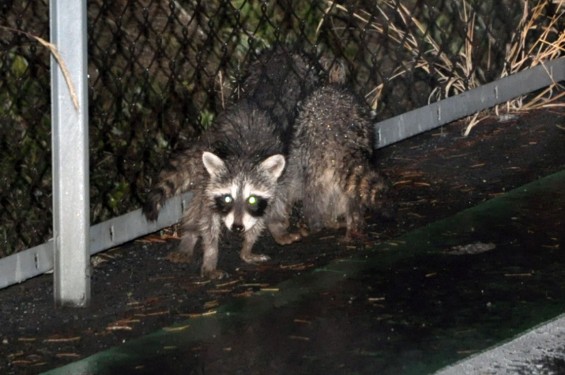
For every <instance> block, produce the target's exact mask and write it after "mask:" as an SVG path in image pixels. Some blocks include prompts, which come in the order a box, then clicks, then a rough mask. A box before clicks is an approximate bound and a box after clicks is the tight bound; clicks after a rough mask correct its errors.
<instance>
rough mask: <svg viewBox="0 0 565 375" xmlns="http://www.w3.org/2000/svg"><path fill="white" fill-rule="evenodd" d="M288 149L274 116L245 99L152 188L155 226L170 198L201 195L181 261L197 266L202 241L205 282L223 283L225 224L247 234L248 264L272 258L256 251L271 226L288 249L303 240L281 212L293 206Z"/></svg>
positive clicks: (149, 210) (148, 209)
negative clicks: (287, 183) (282, 182)
mask: <svg viewBox="0 0 565 375" xmlns="http://www.w3.org/2000/svg"><path fill="white" fill-rule="evenodd" d="M283 149H284V143H283V141H282V139H281V137H280V136H279V135H278V127H277V126H276V125H275V123H274V122H273V121H272V119H271V117H270V116H269V115H268V114H267V113H266V112H265V111H263V110H261V109H260V108H258V106H257V105H256V103H254V102H253V101H250V100H242V101H240V102H238V103H237V104H236V105H234V106H232V107H231V108H228V109H227V110H226V111H225V112H224V113H222V114H220V116H219V117H218V118H217V120H216V121H215V123H214V125H213V127H212V128H211V129H210V130H209V131H207V132H206V133H204V134H203V135H202V136H201V138H200V139H199V140H198V141H197V142H196V143H195V144H193V145H192V146H191V147H189V148H188V149H186V150H184V151H183V152H181V153H179V154H178V155H176V157H174V158H173V159H172V160H171V162H170V165H169V167H168V168H167V169H165V170H164V171H163V172H162V173H161V176H160V183H159V184H157V185H156V186H155V187H154V188H153V189H152V191H151V193H150V197H149V199H148V202H147V204H146V206H145V208H144V212H145V215H146V217H147V218H148V219H150V220H154V219H156V218H157V215H158V211H159V209H160V208H161V206H162V204H163V203H164V201H165V200H166V199H167V198H169V197H171V196H173V195H175V194H178V193H180V192H182V191H187V190H192V191H193V192H194V195H193V197H192V200H191V201H190V203H189V205H188V208H187V210H186V213H185V214H184V216H183V220H182V226H181V227H182V232H183V233H182V234H183V237H182V240H181V243H180V247H179V250H180V253H178V254H177V255H176V256H175V258H176V259H177V260H179V261H181V260H182V261H189V260H190V259H191V258H192V256H193V252H194V248H195V246H196V244H197V242H198V240H199V239H200V238H202V246H203V253H204V256H203V262H202V268H201V274H202V276H205V277H209V278H221V277H223V276H224V273H223V272H222V271H220V270H218V269H217V263H218V242H219V237H220V233H221V231H222V226H225V227H226V228H227V229H228V230H230V231H232V232H234V233H238V234H241V235H242V236H243V246H242V249H241V252H240V257H241V259H242V260H244V261H245V262H248V263H255V262H262V261H266V260H268V259H269V258H268V256H266V255H262V254H254V253H252V247H253V245H254V243H255V242H256V240H257V239H258V237H259V235H260V234H261V232H262V230H263V229H264V228H265V227H266V226H267V227H268V228H269V230H270V231H271V234H272V235H273V237H274V238H275V240H276V241H277V242H279V243H281V244H287V243H290V242H294V241H296V240H298V239H300V236H299V235H298V234H291V233H288V232H287V230H286V228H287V227H288V223H287V222H286V221H285V220H286V218H285V217H284V216H280V215H278V214H276V212H284V210H286V205H287V204H286V201H285V197H284V196H281V195H279V194H278V193H279V192H278V189H277V187H278V180H279V178H280V177H281V175H282V174H283V172H284V170H285V166H286V159H285V156H284V155H283V153H282V152H283ZM271 212H273V213H271ZM267 217H268V218H269V219H268V220H266V218H267Z"/></svg>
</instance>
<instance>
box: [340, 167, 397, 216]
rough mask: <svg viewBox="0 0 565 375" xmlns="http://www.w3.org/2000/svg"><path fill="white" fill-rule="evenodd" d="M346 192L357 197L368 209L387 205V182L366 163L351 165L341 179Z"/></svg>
mask: <svg viewBox="0 0 565 375" xmlns="http://www.w3.org/2000/svg"><path fill="white" fill-rule="evenodd" d="M342 188H343V189H344V191H345V192H347V194H351V195H352V196H355V197H357V199H358V200H359V203H360V204H362V205H363V206H365V207H366V208H368V209H373V210H375V209H379V208H381V207H383V206H385V205H387V204H388V203H387V199H386V193H387V191H388V189H389V184H388V182H387V181H386V180H385V179H384V178H383V177H382V176H381V175H380V174H379V173H378V172H377V171H376V170H375V169H374V168H373V167H372V166H371V165H369V164H368V163H363V164H358V165H353V166H351V167H350V168H349V173H347V174H346V175H345V178H344V179H343V181H342Z"/></svg>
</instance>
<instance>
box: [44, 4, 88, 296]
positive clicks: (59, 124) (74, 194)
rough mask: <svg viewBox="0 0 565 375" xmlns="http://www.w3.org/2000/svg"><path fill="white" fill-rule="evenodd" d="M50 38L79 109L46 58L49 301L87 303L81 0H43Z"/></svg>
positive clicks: (85, 114)
mask: <svg viewBox="0 0 565 375" xmlns="http://www.w3.org/2000/svg"><path fill="white" fill-rule="evenodd" d="M49 3H50V4H49V7H50V9H49V11H50V30H51V31H50V33H51V42H52V43H53V44H55V46H56V47H57V49H58V51H59V53H60V55H61V57H62V59H63V60H64V61H65V64H66V66H67V67H68V74H69V75H70V78H71V81H72V83H73V85H74V87H75V89H76V94H77V97H78V103H79V108H78V109H76V108H75V107H74V105H73V102H72V100H71V95H70V91H69V88H68V87H67V84H66V82H65V78H64V75H63V72H62V70H61V68H60V67H59V65H58V64H57V62H56V60H55V59H54V57H53V56H52V57H51V119H52V145H53V151H52V152H53V239H54V243H53V245H54V294H55V303H56V304H57V305H65V306H86V305H87V304H88V303H89V302H90V256H89V248H88V247H89V242H90V235H89V228H90V217H89V216H90V211H89V204H90V199H89V171H88V86H87V74H88V72H87V44H86V43H87V41H86V0H80V1H77V0H52V1H50V2H49Z"/></svg>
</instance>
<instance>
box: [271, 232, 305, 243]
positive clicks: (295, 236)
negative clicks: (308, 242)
mask: <svg viewBox="0 0 565 375" xmlns="http://www.w3.org/2000/svg"><path fill="white" fill-rule="evenodd" d="M301 239H302V234H301V233H285V234H283V235H280V236H278V237H276V238H275V241H276V242H277V243H278V244H279V245H290V244H291V243H293V242H296V241H300V240H301Z"/></svg>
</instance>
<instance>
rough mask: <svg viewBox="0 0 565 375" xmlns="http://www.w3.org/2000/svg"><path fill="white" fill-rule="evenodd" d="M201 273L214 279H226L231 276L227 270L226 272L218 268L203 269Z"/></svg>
mask: <svg viewBox="0 0 565 375" xmlns="http://www.w3.org/2000/svg"><path fill="white" fill-rule="evenodd" d="M200 274H201V275H202V277H205V278H208V279H212V280H221V279H226V278H228V277H229V276H230V275H229V274H228V273H227V272H224V271H222V270H217V269H216V270H205V269H202V271H201V272H200Z"/></svg>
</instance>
